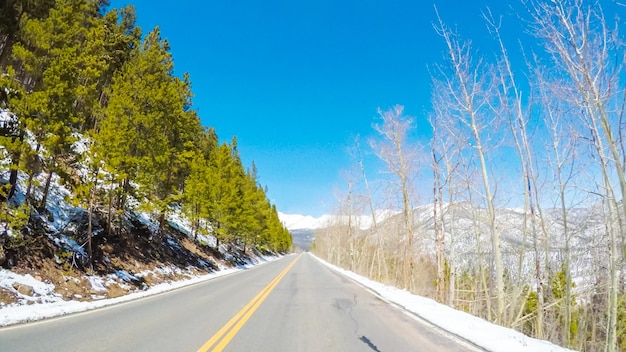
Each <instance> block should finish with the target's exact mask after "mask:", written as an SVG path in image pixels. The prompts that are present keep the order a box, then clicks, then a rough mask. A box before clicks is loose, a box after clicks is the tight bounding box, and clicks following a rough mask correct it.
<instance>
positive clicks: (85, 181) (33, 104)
mask: <svg viewBox="0 0 626 352" xmlns="http://www.w3.org/2000/svg"><path fill="white" fill-rule="evenodd" d="M173 69H174V63H173V60H172V56H171V53H170V51H169V45H168V42H167V41H166V40H164V39H162V38H161V36H160V33H159V29H158V28H155V29H154V30H152V31H151V32H150V33H148V34H146V35H142V32H141V29H140V28H139V27H138V26H136V25H135V12H134V8H133V7H131V6H129V7H125V8H122V9H111V10H110V9H108V3H107V1H105V0H57V1H54V0H6V1H3V2H2V3H1V4H0V70H1V73H2V76H1V77H0V92H1V93H0V104H1V105H0V107H2V108H5V109H9V110H10V111H12V112H13V113H14V114H15V118H14V120H9V121H6V122H5V123H3V124H2V126H0V127H1V129H0V132H2V133H1V136H0V145H2V146H4V152H5V158H6V157H8V158H7V159H6V160H10V161H11V165H10V168H11V176H10V180H9V184H8V185H7V187H6V188H5V190H4V198H6V199H7V203H6V204H7V206H8V204H9V200H10V199H11V198H12V197H13V196H14V194H15V190H16V184H17V179H18V172H20V171H21V172H23V173H25V174H27V175H29V180H28V187H27V190H26V198H27V199H28V201H29V202H30V204H31V205H32V206H33V207H35V208H37V209H38V210H39V211H45V209H46V202H47V195H48V193H49V188H50V183H51V179H52V175H53V174H56V175H59V176H60V177H61V179H62V180H63V181H64V182H66V183H67V184H68V185H70V186H71V187H72V189H73V191H74V193H75V198H76V199H75V200H76V202H77V203H78V204H81V205H82V206H84V207H85V208H87V209H89V214H90V219H91V214H92V211H93V210H94V209H96V210H99V211H100V212H101V213H103V214H105V215H106V218H107V219H108V226H107V227H108V229H109V231H111V229H115V226H116V221H115V219H116V218H117V215H119V214H121V213H123V212H124V211H125V210H129V209H126V208H127V207H129V205H128V204H129V202H128V200H129V199H131V197H133V198H135V199H146V200H147V202H145V203H146V204H145V205H142V206H145V207H147V208H148V210H150V211H152V212H153V213H155V214H158V218H159V222H160V230H162V229H163V226H164V222H165V219H166V218H167V213H168V211H171V210H172V209H174V208H177V207H181V208H182V209H183V211H184V212H185V213H186V214H187V215H188V217H189V218H190V219H191V220H192V222H193V231H194V234H196V235H197V234H198V233H203V232H204V233H206V232H208V231H211V232H212V233H214V234H215V235H216V237H217V239H218V241H225V242H228V243H241V244H244V245H247V246H256V247H263V248H266V249H271V250H277V251H286V250H288V249H289V248H290V247H291V235H290V234H289V232H288V231H287V230H286V229H285V228H284V227H283V225H282V224H281V222H280V220H279V219H278V215H277V211H276V209H275V207H274V206H273V205H271V204H270V202H269V201H268V199H267V197H266V194H265V190H264V189H263V188H262V187H261V186H260V185H259V184H258V182H257V177H256V169H255V167H254V165H252V167H251V169H250V170H245V169H244V167H243V165H242V162H241V160H240V158H239V154H238V151H237V141H236V139H235V138H233V140H232V142H231V143H222V144H220V143H219V141H218V137H217V134H216V132H215V131H214V129H211V128H209V129H207V128H204V127H203V126H201V123H200V119H199V117H198V115H197V112H196V111H195V110H193V109H192V101H191V100H192V91H191V83H190V80H189V77H188V75H186V74H185V75H184V76H183V77H182V78H180V77H176V76H175V75H174V73H173ZM85 137H86V138H85ZM79 139H80V140H82V141H87V144H88V148H86V150H84V151H83V150H80V149H77V148H76V145H77V142H78V141H79ZM33 140H34V141H36V142H35V146H33ZM42 159H43V160H42ZM79 166H80V167H79ZM40 172H44V173H45V174H46V175H48V176H47V179H46V182H45V184H44V185H43V191H42V194H43V196H37V197H35V196H34V192H33V190H32V188H33V186H32V185H33V184H34V180H33V176H34V175H36V174H37V173H40ZM35 198H37V199H35ZM218 243H219V242H218Z"/></svg>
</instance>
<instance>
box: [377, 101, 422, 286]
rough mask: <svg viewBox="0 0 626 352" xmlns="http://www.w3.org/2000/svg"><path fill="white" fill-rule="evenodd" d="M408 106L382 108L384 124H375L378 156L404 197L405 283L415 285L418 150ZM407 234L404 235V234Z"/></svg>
mask: <svg viewBox="0 0 626 352" xmlns="http://www.w3.org/2000/svg"><path fill="white" fill-rule="evenodd" d="M403 110H404V108H403V107H402V106H400V105H396V106H395V107H394V108H393V109H391V110H387V111H385V112H383V111H382V110H379V111H378V114H379V116H380V118H381V120H382V124H380V125H375V126H374V128H375V129H376V131H377V132H378V133H379V134H380V135H381V136H382V137H383V141H382V143H378V144H377V143H375V142H373V143H372V148H373V149H374V150H376V151H377V155H378V157H379V158H380V159H381V160H383V161H384V162H385V163H386V164H387V167H388V168H389V171H390V172H391V173H392V174H393V175H394V176H395V177H397V179H398V188H399V191H400V194H401V201H402V220H403V229H402V232H403V233H404V234H405V236H406V242H407V244H406V246H402V249H401V251H402V254H401V257H402V264H401V268H402V278H401V281H402V286H403V287H404V288H407V289H409V290H410V289H412V288H413V287H412V285H413V267H414V254H415V253H414V250H415V249H414V244H413V240H414V238H413V237H414V229H413V208H412V206H411V203H412V202H411V184H410V183H411V176H412V172H413V167H412V164H413V163H414V162H415V158H416V153H415V152H413V151H412V149H411V148H410V147H409V146H408V145H407V142H406V137H407V132H408V131H409V129H410V128H411V127H412V123H413V120H412V119H411V118H407V117H405V116H403V115H402V112H403ZM403 237H404V236H403Z"/></svg>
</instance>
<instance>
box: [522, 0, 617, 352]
mask: <svg viewBox="0 0 626 352" xmlns="http://www.w3.org/2000/svg"><path fill="white" fill-rule="evenodd" d="M532 15H533V18H534V33H535V35H536V36H537V37H538V38H539V39H541V40H542V41H543V43H544V47H545V49H546V51H547V52H548V53H549V54H550V55H551V57H552V63H553V64H554V69H555V70H558V71H559V72H564V73H566V74H567V77H566V80H565V81H564V80H561V82H560V83H561V92H562V93H561V94H562V98H563V99H565V100H567V101H569V102H570V103H572V104H575V105H576V106H577V107H579V109H580V112H581V114H580V116H581V117H582V118H583V119H584V120H585V122H586V124H587V126H588V128H589V132H590V138H591V140H592V141H593V146H594V148H595V152H596V154H597V157H598V158H597V160H598V166H599V168H600V171H601V173H602V180H603V181H602V185H603V187H602V189H603V190H604V196H605V198H606V200H607V202H608V203H607V207H609V209H608V214H609V218H610V219H615V221H617V223H618V226H617V228H620V229H621V228H622V225H621V223H622V222H623V221H624V219H626V207H621V211H620V210H619V206H618V204H617V199H616V197H615V192H614V190H613V189H614V188H617V189H618V190H619V192H620V196H621V199H622V200H626V177H625V174H624V173H625V171H624V166H625V165H624V161H623V160H624V159H623V155H622V153H621V151H620V148H619V145H620V138H621V133H620V129H619V128H620V127H619V126H618V125H617V123H618V122H619V120H620V119H619V115H618V114H617V113H616V110H615V109H613V106H614V105H613V104H614V103H615V101H616V100H618V101H620V104H622V103H623V100H620V99H619V98H618V99H616V94H619V92H620V91H621V89H620V82H619V79H620V75H621V68H622V66H623V63H624V62H623V58H624V51H623V46H622V45H621V44H620V43H621V42H620V39H619V33H618V30H617V27H616V29H609V27H608V25H607V23H606V21H605V18H604V15H603V12H602V8H601V7H600V5H599V3H594V4H593V5H588V6H586V5H585V4H584V3H583V1H582V0H551V1H550V2H545V3H544V2H537V3H535V4H534V7H533V12H532ZM615 58H621V59H618V60H615ZM612 175H615V177H616V181H617V185H616V186H614V185H613V183H612V182H611V180H612ZM618 212H619V215H618ZM614 217H615V218H614ZM617 228H614V227H612V226H609V227H607V230H608V231H609V233H610V241H609V246H610V249H611V255H610V258H609V272H610V285H609V294H608V312H607V313H608V314H607V316H608V318H607V340H606V346H605V350H606V351H615V350H616V348H617V334H616V329H617V295H618V290H619V287H618V278H617V272H618V268H617V265H618V263H617V261H618V258H617V256H618V251H617V246H618V242H619V241H618V237H617V234H616V233H615V232H616V230H617ZM623 236H624V234H623V233H622V234H620V237H623Z"/></svg>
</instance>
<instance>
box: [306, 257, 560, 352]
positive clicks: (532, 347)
mask: <svg viewBox="0 0 626 352" xmlns="http://www.w3.org/2000/svg"><path fill="white" fill-rule="evenodd" d="M313 257H314V258H316V259H317V260H319V261H320V262H321V263H322V264H324V265H326V266H328V267H329V268H331V269H333V270H335V271H337V272H339V273H341V274H343V275H345V276H347V277H349V278H351V279H352V280H354V281H356V282H358V283H359V284H361V285H363V286H365V287H367V288H369V289H370V290H372V291H374V292H376V293H377V294H378V295H379V296H380V297H382V298H383V299H385V300H387V301H389V302H391V303H393V304H396V305H398V306H400V307H402V308H404V309H405V310H407V311H409V312H411V313H413V314H416V315H417V316H419V317H421V318H423V319H425V320H427V321H429V322H430V323H432V324H433V325H436V326H438V327H440V328H442V329H444V330H446V331H448V332H450V333H452V334H454V335H457V336H460V337H462V338H464V339H466V340H468V341H470V342H472V343H474V344H475V345H477V346H480V347H482V348H484V349H486V350H488V351H492V352H568V351H570V352H571V351H572V350H569V349H567V348H563V347H560V346H557V345H555V344H553V343H551V342H548V341H544V340H538V339H535V338H532V337H528V336H526V335H524V334H522V333H520V332H518V331H515V330H513V329H509V328H505V327H502V326H499V325H495V324H492V323H490V322H488V321H486V320H484V319H481V318H478V317H476V316H473V315H471V314H468V313H465V312H462V311H459V310H456V309H453V308H450V307H448V306H446V305H443V304H441V303H438V302H436V301H434V300H432V299H429V298H425V297H421V296H417V295H414V294H412V293H409V292H408V291H406V290H401V289H398V288H395V287H392V286H387V285H383V284H381V283H379V282H376V281H372V280H370V279H368V278H365V277H363V276H360V275H358V274H355V273H353V272H351V271H348V270H344V269H341V268H339V267H337V266H335V265H332V264H330V263H327V262H326V261H324V260H323V259H320V258H318V257H317V256H315V255H313Z"/></svg>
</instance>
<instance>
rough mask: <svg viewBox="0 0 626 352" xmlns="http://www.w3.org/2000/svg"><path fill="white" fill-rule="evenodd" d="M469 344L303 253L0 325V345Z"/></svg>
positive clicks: (259, 349) (244, 347)
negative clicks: (107, 303)
mask: <svg viewBox="0 0 626 352" xmlns="http://www.w3.org/2000/svg"><path fill="white" fill-rule="evenodd" d="M221 350H224V351H253V352H264V351H289V352H291V351H370V352H376V351H382V352H387V351H400V352H402V351H443V352H448V351H450V352H451V351H475V350H474V349H472V348H471V347H470V346H468V345H465V344H463V343H459V342H458V340H456V339H452V338H450V337H449V336H446V334H443V333H441V332H438V331H436V330H434V329H432V328H430V327H428V326H426V325H423V324H422V323H420V322H419V321H417V320H415V319H414V318H413V317H411V316H410V315H408V314H405V313H404V312H402V311H401V310H400V309H398V308H396V307H393V306H391V305H389V304H387V303H385V302H383V301H381V300H380V299H379V298H377V297H376V296H375V295H373V294H372V293H370V292H369V291H367V290H365V289H363V288H362V287H361V286H359V285H358V284H356V283H354V282H353V281H351V280H350V279H347V278H345V277H343V276H341V275H340V274H337V273H335V272H334V271H332V270H331V269H328V268H327V267H326V266H324V265H322V264H321V263H319V262H318V261H317V260H316V259H315V258H313V257H312V256H311V255H309V254H303V255H297V256H296V255H293V256H288V257H285V258H283V259H281V260H278V261H275V262H271V263H267V264H264V265H260V266H258V267H255V268H253V269H248V270H244V271H241V272H238V273H235V274H232V275H228V276H223V277H219V278H216V279H213V280H210V281H206V282H204V283H200V284H196V285H192V286H188V287H186V288H182V289H178V290H175V291H171V292H168V293H164V294H159V295H156V296H152V297H148V298H144V299H139V300H136V301H133V302H127V303H123V304H119V305H115V306H111V307H108V308H103V309H98V310H94V311H90V312H86V313H80V314H73V315H69V316H65V317H60V318H55V319H50V320H46V321H42V322H36V323H31V324H24V325H19V326H13V327H6V328H2V329H0V351H3V352H8V351H31V352H35V351H46V352H49V351H221Z"/></svg>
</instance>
